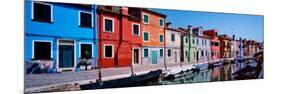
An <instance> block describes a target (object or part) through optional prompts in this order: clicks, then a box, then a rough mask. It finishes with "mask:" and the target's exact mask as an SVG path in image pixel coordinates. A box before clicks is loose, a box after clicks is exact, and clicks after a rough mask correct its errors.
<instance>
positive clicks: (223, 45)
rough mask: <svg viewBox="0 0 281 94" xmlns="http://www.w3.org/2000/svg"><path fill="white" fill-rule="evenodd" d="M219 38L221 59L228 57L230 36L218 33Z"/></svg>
mask: <svg viewBox="0 0 281 94" xmlns="http://www.w3.org/2000/svg"><path fill="white" fill-rule="evenodd" d="M219 40H220V58H222V59H228V58H230V55H231V54H230V52H231V44H230V41H231V38H230V37H229V36H228V35H219Z"/></svg>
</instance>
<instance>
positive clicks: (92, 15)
mask: <svg viewBox="0 0 281 94" xmlns="http://www.w3.org/2000/svg"><path fill="white" fill-rule="evenodd" d="M81 13H88V14H91V22H92V24H91V27H92V28H93V27H94V21H93V17H94V14H93V13H92V12H88V11H81V10H79V11H78V25H79V26H81V21H80V15H81Z"/></svg>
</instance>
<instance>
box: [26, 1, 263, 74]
mask: <svg viewBox="0 0 281 94" xmlns="http://www.w3.org/2000/svg"><path fill="white" fill-rule="evenodd" d="M166 17H167V15H165V14H162V13H159V12H155V11H153V10H150V9H147V8H131V7H117V6H96V5H81V4H66V3H50V2H35V1H25V62H26V64H27V65H29V64H34V62H36V63H40V64H42V65H43V66H44V67H48V68H49V71H54V72H61V71H66V70H71V71H75V70H77V68H78V67H79V66H82V65H83V64H84V63H89V65H90V67H91V68H97V67H101V68H110V67H126V66H131V65H134V66H139V65H144V64H163V63H164V62H166V63H180V62H183V63H190V64H191V63H195V62H209V61H217V60H220V59H224V58H241V57H243V56H250V55H252V54H253V53H255V52H257V50H258V47H259V46H258V45H257V44H258V43H257V42H255V41H254V40H246V39H241V38H240V39H239V40H236V38H235V37H234V36H233V37H232V38H230V37H229V36H228V35H218V30H216V29H211V30H204V29H203V27H200V26H199V27H193V26H187V27H177V28H173V27H171V24H172V23H171V22H166Z"/></svg>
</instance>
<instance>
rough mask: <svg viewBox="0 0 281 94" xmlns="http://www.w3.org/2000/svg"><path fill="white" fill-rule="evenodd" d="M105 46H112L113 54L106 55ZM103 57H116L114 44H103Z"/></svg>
mask: <svg viewBox="0 0 281 94" xmlns="http://www.w3.org/2000/svg"><path fill="white" fill-rule="evenodd" d="M105 46H112V56H111V57H106V56H105ZM103 57H104V58H114V45H113V44H103Z"/></svg>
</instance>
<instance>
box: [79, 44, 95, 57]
mask: <svg viewBox="0 0 281 94" xmlns="http://www.w3.org/2000/svg"><path fill="white" fill-rule="evenodd" d="M80 47H81V48H80V58H87V59H89V58H92V45H91V44H81V45H80Z"/></svg>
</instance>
